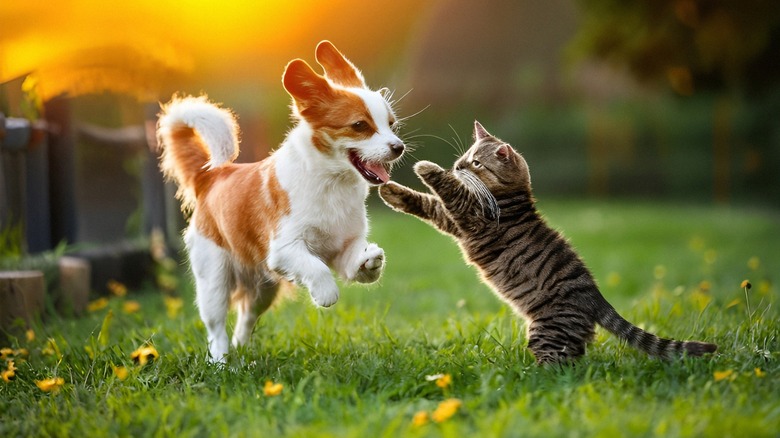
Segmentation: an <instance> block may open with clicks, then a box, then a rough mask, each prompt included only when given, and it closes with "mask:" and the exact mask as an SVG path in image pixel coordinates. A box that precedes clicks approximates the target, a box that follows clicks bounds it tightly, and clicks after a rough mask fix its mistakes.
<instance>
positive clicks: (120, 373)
mask: <svg viewBox="0 0 780 438" xmlns="http://www.w3.org/2000/svg"><path fill="white" fill-rule="evenodd" d="M111 368H112V369H113V370H114V375H115V376H116V378H117V379H119V380H125V379H126V378H127V375H128V371H127V367H123V366H114V365H111Z"/></svg>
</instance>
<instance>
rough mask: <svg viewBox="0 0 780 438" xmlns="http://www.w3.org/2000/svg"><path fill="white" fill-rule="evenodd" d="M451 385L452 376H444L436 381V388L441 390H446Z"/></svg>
mask: <svg viewBox="0 0 780 438" xmlns="http://www.w3.org/2000/svg"><path fill="white" fill-rule="evenodd" d="M451 384H452V376H450V375H449V374H445V375H443V376H441V377H439V378H438V379H436V386H438V387H439V388H441V389H447V388H448V387H449V386H450V385H451Z"/></svg>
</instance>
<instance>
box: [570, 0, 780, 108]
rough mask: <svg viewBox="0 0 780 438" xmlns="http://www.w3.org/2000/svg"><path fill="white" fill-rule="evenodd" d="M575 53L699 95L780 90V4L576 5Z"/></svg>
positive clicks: (651, 0)
mask: <svg viewBox="0 0 780 438" xmlns="http://www.w3.org/2000/svg"><path fill="white" fill-rule="evenodd" d="M577 3H578V4H579V5H580V7H581V10H582V14H583V15H582V24H581V26H580V28H579V31H578V33H577V35H576V36H575V38H574V40H573V42H572V45H571V46H570V50H571V52H572V54H573V55H574V57H575V58H584V57H595V58H599V59H603V60H606V61H607V62H609V63H611V64H613V65H616V66H620V67H627V69H628V70H629V72H630V73H631V74H632V75H633V76H634V77H636V78H637V79H639V80H640V81H642V82H648V81H658V80H661V81H665V82H666V83H667V84H668V85H669V86H670V87H671V88H672V89H673V90H674V91H675V92H677V93H678V94H680V95H684V96H688V95H692V94H693V93H694V92H695V91H704V90H709V91H726V90H732V91H736V90H744V91H748V92H760V91H762V90H763V89H766V88H772V87H775V86H777V85H780V82H779V81H780V5H778V3H777V2H776V1H773V0H741V1H734V0H638V1H630V2H627V1H625V0H577Z"/></svg>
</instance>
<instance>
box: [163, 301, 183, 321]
mask: <svg viewBox="0 0 780 438" xmlns="http://www.w3.org/2000/svg"><path fill="white" fill-rule="evenodd" d="M163 301H164V302H165V311H166V313H167V314H168V318H170V319H174V318H176V315H178V314H179V310H181V308H182V306H184V301H182V299H181V298H178V297H169V296H165V297H163Z"/></svg>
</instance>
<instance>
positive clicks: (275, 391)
mask: <svg viewBox="0 0 780 438" xmlns="http://www.w3.org/2000/svg"><path fill="white" fill-rule="evenodd" d="M282 389H284V385H282V384H281V383H274V382H272V381H270V380H266V382H265V386H263V394H265V395H266V397H274V396H277V395H279V394H281V393H282Z"/></svg>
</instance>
